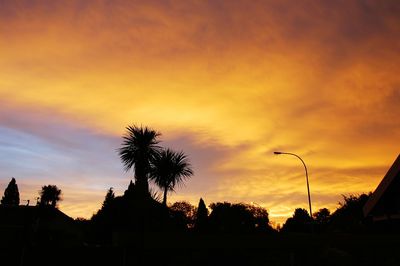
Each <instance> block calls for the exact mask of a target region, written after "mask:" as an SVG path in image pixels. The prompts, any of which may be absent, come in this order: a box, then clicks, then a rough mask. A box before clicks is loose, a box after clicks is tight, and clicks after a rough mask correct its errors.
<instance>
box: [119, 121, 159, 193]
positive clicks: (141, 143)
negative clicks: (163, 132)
mask: <svg viewBox="0 0 400 266" xmlns="http://www.w3.org/2000/svg"><path fill="white" fill-rule="evenodd" d="M158 136H160V133H158V132H156V131H154V130H152V129H150V128H148V127H144V128H143V127H142V126H140V127H138V126H136V125H133V126H128V127H127V128H126V134H125V135H124V136H123V143H122V147H121V148H120V149H119V156H120V158H121V161H122V163H123V164H124V168H125V171H127V172H128V171H129V170H130V169H132V167H133V168H134V171H135V181H136V182H135V183H136V184H135V187H136V188H137V191H138V192H139V194H140V195H141V196H148V194H149V183H148V174H149V172H150V163H151V161H152V160H153V159H154V157H155V156H156V155H157V154H158V153H159V151H160V149H161V148H160V147H159V146H158V145H157V144H158V143H159V141H158V140H157V137H158Z"/></svg>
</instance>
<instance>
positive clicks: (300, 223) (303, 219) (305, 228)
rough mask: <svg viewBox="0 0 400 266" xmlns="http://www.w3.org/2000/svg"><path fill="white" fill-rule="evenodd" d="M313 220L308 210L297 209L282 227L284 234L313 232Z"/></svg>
mask: <svg viewBox="0 0 400 266" xmlns="http://www.w3.org/2000/svg"><path fill="white" fill-rule="evenodd" d="M311 222H312V219H311V217H310V215H309V214H308V212H307V210H306V209H302V208H297V209H295V211H294V213H293V216H292V217H290V218H288V219H287V220H286V222H285V224H284V225H283V226H282V229H281V231H282V232H296V233H308V232H310V230H311Z"/></svg>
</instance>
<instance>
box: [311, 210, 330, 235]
mask: <svg viewBox="0 0 400 266" xmlns="http://www.w3.org/2000/svg"><path fill="white" fill-rule="evenodd" d="M313 218H314V220H313V226H314V231H315V232H316V233H322V232H326V231H327V229H328V225H329V222H330V218H331V212H330V211H329V210H328V209H327V208H322V209H319V210H318V211H317V212H314V214H313Z"/></svg>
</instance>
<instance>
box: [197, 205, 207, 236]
mask: <svg viewBox="0 0 400 266" xmlns="http://www.w3.org/2000/svg"><path fill="white" fill-rule="evenodd" d="M194 227H195V229H196V231H198V232H204V231H205V230H207V228H208V209H207V207H206V204H205V203H204V200H203V199H202V198H200V200H199V205H198V207H197V212H196V222H195V226H194Z"/></svg>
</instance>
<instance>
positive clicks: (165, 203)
mask: <svg viewBox="0 0 400 266" xmlns="http://www.w3.org/2000/svg"><path fill="white" fill-rule="evenodd" d="M167 193H168V187H165V188H164V199H163V205H164V206H165V207H166V206H167Z"/></svg>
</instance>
